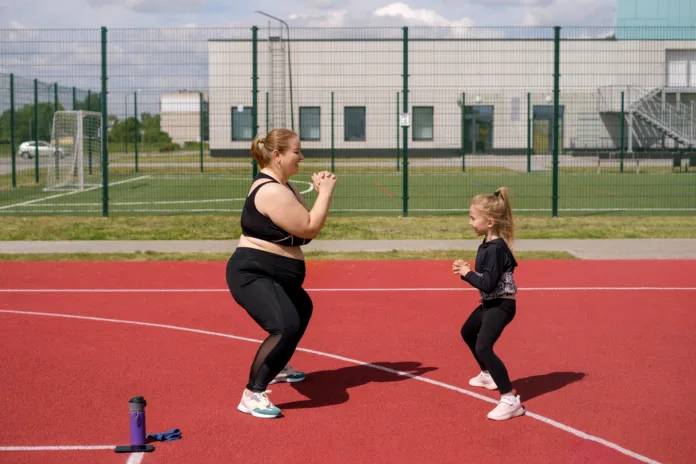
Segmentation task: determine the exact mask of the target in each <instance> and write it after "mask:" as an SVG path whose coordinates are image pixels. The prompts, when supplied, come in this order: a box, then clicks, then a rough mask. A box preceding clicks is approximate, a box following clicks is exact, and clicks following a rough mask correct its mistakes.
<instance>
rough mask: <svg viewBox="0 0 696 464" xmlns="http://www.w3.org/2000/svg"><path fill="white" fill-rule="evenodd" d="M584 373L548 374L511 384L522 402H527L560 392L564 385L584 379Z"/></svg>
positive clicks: (526, 378)
mask: <svg viewBox="0 0 696 464" xmlns="http://www.w3.org/2000/svg"><path fill="white" fill-rule="evenodd" d="M586 375H587V374H585V373H584V372H550V373H548V374H542V375H532V376H530V377H525V378H522V379H517V380H515V381H514V382H512V387H513V388H514V389H515V390H517V393H519V395H520V397H521V398H522V400H523V401H529V400H531V399H532V398H536V397H537V396H541V395H544V394H546V393H550V392H552V391H556V390H560V389H561V388H563V387H565V386H566V385H570V384H571V383H575V382H578V381H580V380H582V379H584V378H585V376H586Z"/></svg>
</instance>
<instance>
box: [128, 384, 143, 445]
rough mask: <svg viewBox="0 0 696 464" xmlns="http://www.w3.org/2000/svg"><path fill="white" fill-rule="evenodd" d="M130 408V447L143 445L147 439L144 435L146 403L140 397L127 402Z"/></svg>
mask: <svg viewBox="0 0 696 464" xmlns="http://www.w3.org/2000/svg"><path fill="white" fill-rule="evenodd" d="M128 406H130V442H131V445H141V446H142V445H144V444H145V440H146V439H147V434H146V433H145V406H147V401H145V398H143V397H142V396H135V397H133V398H131V399H130V400H128Z"/></svg>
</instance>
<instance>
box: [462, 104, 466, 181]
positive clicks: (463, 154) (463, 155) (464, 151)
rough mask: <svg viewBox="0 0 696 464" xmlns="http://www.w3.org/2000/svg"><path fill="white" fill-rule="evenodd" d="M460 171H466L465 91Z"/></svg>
mask: <svg viewBox="0 0 696 464" xmlns="http://www.w3.org/2000/svg"><path fill="white" fill-rule="evenodd" d="M462 172H466V92H462Z"/></svg>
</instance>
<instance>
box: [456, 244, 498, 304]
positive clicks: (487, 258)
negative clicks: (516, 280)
mask: <svg viewBox="0 0 696 464" xmlns="http://www.w3.org/2000/svg"><path fill="white" fill-rule="evenodd" d="M481 261H482V264H481V269H476V271H475V272H474V271H469V272H467V273H466V274H465V275H463V276H462V280H464V281H466V282H468V283H470V284H471V285H472V286H474V287H476V288H477V289H479V290H481V291H482V292H484V293H491V292H492V291H493V290H494V289H495V287H496V285H497V284H498V281H499V280H500V277H501V276H502V275H503V266H504V262H505V250H504V249H503V248H502V247H500V246H496V245H493V246H489V247H488V248H486V250H485V251H484V255H483V259H482V260H481Z"/></svg>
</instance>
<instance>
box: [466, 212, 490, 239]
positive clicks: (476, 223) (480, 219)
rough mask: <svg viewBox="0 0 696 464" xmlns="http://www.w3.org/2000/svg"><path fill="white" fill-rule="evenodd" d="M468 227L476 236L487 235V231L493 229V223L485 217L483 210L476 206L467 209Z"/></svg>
mask: <svg viewBox="0 0 696 464" xmlns="http://www.w3.org/2000/svg"><path fill="white" fill-rule="evenodd" d="M469 225H470V226H471V228H472V229H474V232H476V235H488V231H489V230H491V229H492V228H493V226H494V225H495V221H494V220H493V219H491V218H489V217H488V216H486V215H485V213H484V212H483V210H482V209H481V208H480V207H478V206H477V205H471V206H470V207H469Z"/></svg>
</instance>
